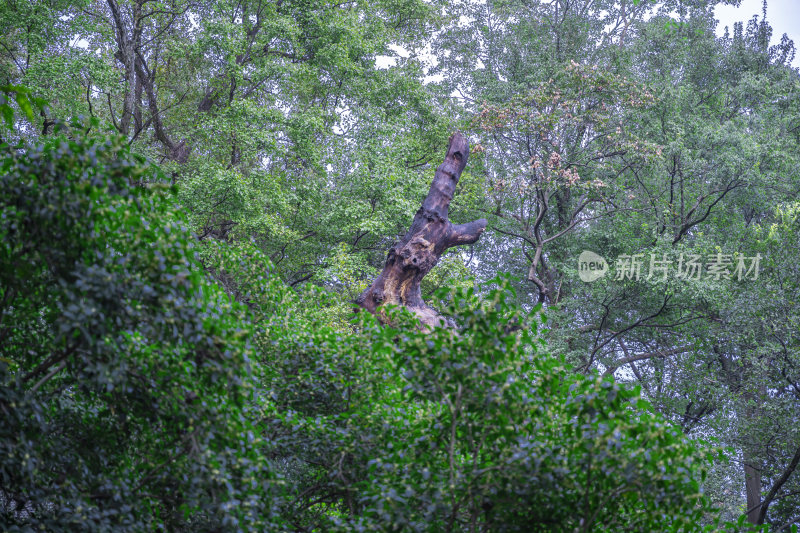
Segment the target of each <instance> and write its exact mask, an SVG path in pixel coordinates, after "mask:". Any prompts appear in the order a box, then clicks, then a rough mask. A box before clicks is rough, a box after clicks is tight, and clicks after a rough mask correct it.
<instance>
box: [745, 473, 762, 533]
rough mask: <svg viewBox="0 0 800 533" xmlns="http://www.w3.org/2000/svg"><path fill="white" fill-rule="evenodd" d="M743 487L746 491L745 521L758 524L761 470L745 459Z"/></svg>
mask: <svg viewBox="0 0 800 533" xmlns="http://www.w3.org/2000/svg"><path fill="white" fill-rule="evenodd" d="M744 488H745V492H746V493H747V521H748V522H750V523H751V524H758V515H759V513H760V512H761V470H760V469H759V468H758V466H755V465H752V464H750V463H749V462H747V459H745V463H744Z"/></svg>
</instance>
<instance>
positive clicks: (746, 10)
mask: <svg viewBox="0 0 800 533" xmlns="http://www.w3.org/2000/svg"><path fill="white" fill-rule="evenodd" d="M762 5H763V0H742V3H741V5H740V6H739V7H732V6H717V8H716V10H715V11H714V15H715V17H716V18H717V20H719V25H718V26H717V35H722V34H723V33H724V32H725V26H728V27H729V28H730V29H731V32H733V23H734V22H745V24H746V23H747V21H748V20H750V19H751V18H753V15H758V18H759V20H760V19H761V8H762ZM767 22H769V24H770V26H772V43H771V44H777V43H779V42H780V41H781V37H782V36H783V34H784V33H785V34H787V35H788V36H789V38H790V39H792V40H793V41H794V46H795V47H798V46H800V0H767ZM798 55H800V53H795V56H794V61H793V63H792V64H793V65H794V66H795V67H798V66H800V58H799V57H798Z"/></svg>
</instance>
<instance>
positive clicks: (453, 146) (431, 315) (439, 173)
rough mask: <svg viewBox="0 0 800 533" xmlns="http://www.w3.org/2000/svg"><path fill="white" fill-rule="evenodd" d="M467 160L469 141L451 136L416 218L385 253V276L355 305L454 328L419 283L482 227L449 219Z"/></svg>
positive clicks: (479, 223)
mask: <svg viewBox="0 0 800 533" xmlns="http://www.w3.org/2000/svg"><path fill="white" fill-rule="evenodd" d="M468 157H469V141H467V139H466V138H465V137H464V136H463V135H461V133H458V132H457V133H455V134H453V136H452V137H450V142H449V144H448V145H447V153H446V155H445V158H444V161H443V162H442V164H441V165H439V168H437V169H436V174H435V175H434V177H433V183H432V184H431V189H430V191H429V192H428V196H427V197H426V198H425V200H424V201H423V202H422V206H421V207H420V208H419V209H418V210H417V213H416V214H415V215H414V221H413V222H412V223H411V227H410V228H409V230H408V232H407V233H406V234H405V236H404V237H403V238H402V239H400V240H399V241H398V242H396V243H395V244H394V245H393V246H392V247H391V248H390V249H389V251H388V253H387V254H386V263H385V264H384V267H383V272H381V274H380V276H378V277H377V278H376V279H375V281H374V282H373V283H372V285H371V286H370V287H369V288H368V289H366V290H365V291H364V292H362V293H361V295H360V296H359V297H358V299H357V300H356V303H358V305H360V306H361V307H363V308H364V309H366V310H367V311H369V312H371V313H376V312H377V310H378V308H379V307H380V306H381V305H386V304H394V305H400V306H403V307H406V308H407V309H408V310H409V311H411V312H413V313H414V314H415V315H417V317H419V319H420V321H421V322H422V323H423V324H424V325H425V326H427V327H430V328H432V327H434V326H442V325H445V326H452V324H450V323H449V322H448V321H447V319H446V318H444V317H442V316H440V315H439V313H437V312H436V310H434V309H433V308H432V307H430V306H429V305H427V304H426V303H425V302H424V301H423V299H422V292H421V291H420V283H421V282H422V278H424V277H425V276H426V275H427V274H428V272H430V271H431V269H432V268H433V267H434V266H436V264H437V263H438V262H439V258H441V256H442V254H443V253H444V251H445V250H447V249H448V248H451V247H453V246H459V245H462V244H472V243H474V242H476V241H477V240H478V238H480V236H481V233H483V230H485V229H486V223H487V222H486V219H484V218H482V219H479V220H474V221H472V222H468V223H466V224H453V223H452V222H450V221H449V220H448V217H447V212H448V208H449V207H450V202H451V201H452V200H453V194H454V193H455V189H456V184H457V183H458V180H459V178H460V177H461V172H462V171H463V170H464V167H465V166H466V165H467V158H468ZM379 316H380V314H379Z"/></svg>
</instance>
